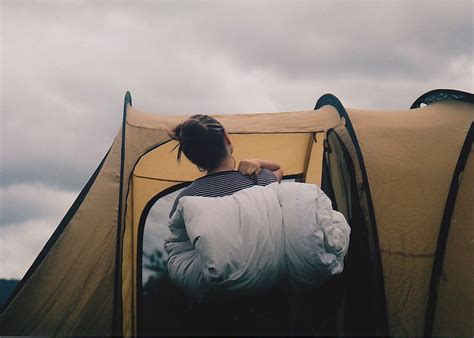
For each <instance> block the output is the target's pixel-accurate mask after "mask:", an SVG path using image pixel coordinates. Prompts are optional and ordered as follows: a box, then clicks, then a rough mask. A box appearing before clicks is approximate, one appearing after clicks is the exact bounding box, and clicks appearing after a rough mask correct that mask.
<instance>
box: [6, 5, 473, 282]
mask: <svg viewBox="0 0 474 338" xmlns="http://www.w3.org/2000/svg"><path fill="white" fill-rule="evenodd" d="M0 6H1V8H0V9H1V11H0V12H1V15H2V18H1V19H2V20H1V21H2V24H1V32H0V35H1V37H0V41H1V45H0V47H1V48H2V53H1V61H0V66H1V74H0V85H1V89H0V99H1V106H0V113H1V118H0V120H1V128H0V133H1V134H0V136H1V149H0V156H1V159H0V191H1V193H2V196H1V201H0V203H1V205H0V213H1V220H0V228H4V229H9V230H8V231H9V232H8V236H10V237H8V238H10V239H12V238H19V237H21V236H22V235H19V234H20V232H19V231H25V229H26V227H28V229H29V230H31V233H39V232H40V231H47V232H48V234H47V236H43V237H44V238H43V237H41V236H40V237H41V238H43V239H41V240H44V241H45V240H46V239H47V237H49V234H50V231H52V229H54V227H55V226H56V225H57V224H58V222H59V221H60V219H61V218H62V216H63V213H64V212H65V211H66V210H67V207H66V206H65V205H66V204H68V203H69V202H68V203H66V202H64V203H63V202H61V201H66V200H67V201H69V200H70V199H71V195H75V194H76V193H77V192H78V191H79V190H80V189H81V188H82V186H83V185H84V184H85V182H86V181H87V179H88V178H89V176H90V175H91V174H92V172H93V171H94V169H95V168H96V166H97V164H98V163H99V162H100V160H101V159H102V157H103V156H104V154H105V153H106V151H107V149H108V148H109V146H110V144H111V143H112V141H113V139H114V137H115V135H116V132H117V130H118V128H119V126H120V122H121V114H122V112H121V110H122V100H123V95H124V93H125V91H126V90H131V91H132V95H133V101H134V105H135V106H136V107H137V108H138V109H140V110H144V111H148V112H157V113H163V114H191V113H200V112H204V113H241V112H264V111H288V110H303V109H311V108H312V107H313V106H314V103H315V101H316V100H317V98H319V97H320V96H321V95H323V94H325V93H327V92H331V93H333V94H335V95H336V96H338V97H339V98H340V99H341V101H342V102H343V103H344V104H345V105H346V106H347V107H353V108H366V109H380V110H392V109H407V108H408V107H409V106H410V105H411V103H412V102H413V101H414V100H415V99H416V98H417V97H418V96H419V95H421V94H422V93H424V92H426V91H428V90H431V89H434V88H455V89H460V90H466V91H471V92H472V91H473V83H472V75H473V64H474V63H473V61H472V60H473V57H472V56H473V55H472V41H473V39H472V20H473V19H472V6H473V4H472V2H471V1H416V2H414V1H383V2H376V1H344V2H341V1H330V2H329V1H291V2H289V1H288V2H285V1H259V2H244V1H235V2H231V1H226V2H225V3H221V2H217V1H215V2H195V1H183V2H173V1H145V0H143V1H133V2H130V1H112V0H111V1H79V0H68V1H46V0H45V1H33V0H31V1H22V0H15V1H12V0H3V1H1V2H0ZM41 189H43V190H41ZM45 191H47V192H45ZM38 193H40V195H41V194H46V195H47V196H48V201H49V202H48V201H46V200H42V201H39V200H36V199H35V196H38ZM56 206H57V207H56ZM68 206H69V205H68ZM63 209H65V210H63ZM25 210H28V212H25ZM47 222H51V229H50V228H49V227H48V226H46V225H45V224H46V223H47ZM14 224H16V226H12V225H14ZM48 224H49V223H48ZM12 229H17V232H16V235H15V232H14V230H12ZM32 229H37V230H32ZM45 229H46V230H45ZM4 231H6V230H4ZM32 236H33V235H32ZM40 237H38V238H40ZM32 240H33V239H32ZM9 245H10V244H9ZM11 245H12V247H11V249H12V250H13V247H14V244H11ZM12 252H13V251H12ZM25 260H26V258H25ZM31 261H32V258H31ZM3 264H5V263H4V262H2V265H3ZM12 264H13V263H12ZM0 277H1V276H0Z"/></svg>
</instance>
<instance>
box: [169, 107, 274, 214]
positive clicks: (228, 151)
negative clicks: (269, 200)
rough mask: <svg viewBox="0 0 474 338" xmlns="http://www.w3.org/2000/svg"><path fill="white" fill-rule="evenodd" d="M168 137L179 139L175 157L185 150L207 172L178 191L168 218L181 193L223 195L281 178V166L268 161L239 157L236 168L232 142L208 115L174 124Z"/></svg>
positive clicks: (188, 156)
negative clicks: (241, 158)
mask: <svg viewBox="0 0 474 338" xmlns="http://www.w3.org/2000/svg"><path fill="white" fill-rule="evenodd" d="M170 136H171V138H172V139H174V140H176V141H178V145H177V147H178V154H177V160H178V161H180V160H181V154H182V153H184V155H185V156H186V157H187V158H188V159H189V160H190V161H191V162H192V163H194V164H195V165H196V166H197V167H198V169H199V170H200V171H202V172H205V173H206V175H205V176H203V177H200V178H198V179H197V180H195V181H194V182H192V183H191V184H190V185H189V186H187V187H186V188H184V189H183V190H182V191H181V192H180V193H179V194H178V196H177V198H176V200H175V202H174V204H173V207H172V209H171V212H170V218H171V216H172V215H173V213H174V211H175V210H176V207H177V206H178V203H179V199H180V198H181V197H183V196H204V197H224V196H228V195H232V194H233V193H235V192H237V191H239V190H242V189H246V188H250V187H252V186H254V185H261V186H265V185H268V184H270V183H273V182H276V181H278V182H281V180H282V178H283V169H282V168H281V167H280V165H278V164H277V163H275V162H272V161H268V160H262V159H245V160H241V161H240V163H239V166H238V170H235V167H236V163H235V159H234V157H233V156H232V153H233V149H234V147H233V144H232V141H231V139H230V137H229V135H228V134H227V132H226V131H225V129H224V127H223V126H222V125H221V124H220V123H219V121H217V120H216V119H214V118H213V117H211V116H208V115H201V114H198V115H193V116H191V117H190V118H188V119H187V120H185V121H184V122H182V123H181V124H179V125H177V126H176V127H175V128H174V129H173V131H172V134H171V135H170Z"/></svg>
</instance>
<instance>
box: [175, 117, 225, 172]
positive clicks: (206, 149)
mask: <svg viewBox="0 0 474 338" xmlns="http://www.w3.org/2000/svg"><path fill="white" fill-rule="evenodd" d="M170 136H171V138H172V139H173V140H176V141H178V142H179V148H178V155H177V160H178V162H179V161H180V160H181V153H184V155H186V157H187V158H188V159H189V160H190V161H191V162H193V163H194V164H195V165H197V166H198V168H199V169H201V170H207V171H210V170H214V169H216V168H217V167H218V166H219V165H220V164H221V163H222V161H223V160H224V159H225V158H226V157H227V155H228V150H227V147H226V143H225V139H224V127H222V125H221V124H220V123H219V121H217V120H216V119H215V118H212V117H210V116H207V115H201V114H197V115H193V116H191V117H190V118H188V119H187V120H185V121H184V122H182V123H181V124H179V125H177V126H176V127H175V128H174V129H173V131H172V134H171V135H170Z"/></svg>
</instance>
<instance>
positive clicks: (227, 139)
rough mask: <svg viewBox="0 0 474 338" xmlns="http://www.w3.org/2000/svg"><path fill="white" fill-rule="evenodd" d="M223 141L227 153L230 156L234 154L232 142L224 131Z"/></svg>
mask: <svg viewBox="0 0 474 338" xmlns="http://www.w3.org/2000/svg"><path fill="white" fill-rule="evenodd" d="M224 141H225V143H226V144H227V146H228V147H229V152H230V153H231V154H232V153H233V152H234V146H233V145H232V141H231V139H230V137H229V134H227V132H226V131H224Z"/></svg>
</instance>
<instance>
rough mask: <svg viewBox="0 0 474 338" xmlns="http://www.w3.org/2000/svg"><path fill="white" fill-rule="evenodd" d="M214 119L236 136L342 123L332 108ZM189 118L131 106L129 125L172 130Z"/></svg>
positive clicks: (313, 129) (320, 128)
mask: <svg viewBox="0 0 474 338" xmlns="http://www.w3.org/2000/svg"><path fill="white" fill-rule="evenodd" d="M213 116H214V117H216V118H217V119H218V120H219V121H220V122H221V123H222V125H223V126H224V128H225V129H226V130H227V131H228V132H230V133H234V134H240V133H243V134H252V133H258V134H263V133H291V132H300V133H301V132H319V131H324V130H326V129H328V128H332V127H335V126H337V125H339V124H341V123H342V121H341V118H340V116H339V113H338V112H337V110H336V109H335V108H334V107H332V106H325V107H322V108H321V109H318V110H317V111H315V110H307V111H295V112H282V113H255V114H236V115H213ZM187 117H188V116H186V115H178V116H176V115H174V116H171V115H158V114H149V113H143V112H140V111H139V110H137V109H135V108H133V107H131V106H129V107H128V109H127V123H128V124H129V125H132V126H134V127H138V128H148V129H162V130H167V131H169V130H171V128H173V127H174V126H176V125H177V124H178V123H180V122H182V121H183V120H185V119H186V118H187Z"/></svg>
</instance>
